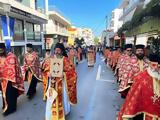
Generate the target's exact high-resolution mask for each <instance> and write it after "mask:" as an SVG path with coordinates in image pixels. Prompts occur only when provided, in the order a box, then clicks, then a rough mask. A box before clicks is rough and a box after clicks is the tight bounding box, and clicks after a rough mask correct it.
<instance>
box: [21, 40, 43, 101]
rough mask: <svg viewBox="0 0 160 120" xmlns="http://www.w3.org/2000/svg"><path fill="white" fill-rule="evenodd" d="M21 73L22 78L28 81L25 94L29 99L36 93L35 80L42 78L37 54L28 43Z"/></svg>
mask: <svg viewBox="0 0 160 120" xmlns="http://www.w3.org/2000/svg"><path fill="white" fill-rule="evenodd" d="M23 75H24V77H23V78H24V80H27V81H28V83H29V88H28V92H27V96H28V98H29V99H31V98H32V97H33V95H34V94H35V93H36V86H37V82H38V81H42V80H41V65H40V60H39V56H38V54H37V52H35V51H33V45H32V44H30V43H29V44H27V53H26V54H25V55H24V65H23Z"/></svg>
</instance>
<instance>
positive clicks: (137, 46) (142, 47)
mask: <svg viewBox="0 0 160 120" xmlns="http://www.w3.org/2000/svg"><path fill="white" fill-rule="evenodd" d="M135 47H136V49H144V47H145V46H144V45H142V44H138V45H136V46H135Z"/></svg>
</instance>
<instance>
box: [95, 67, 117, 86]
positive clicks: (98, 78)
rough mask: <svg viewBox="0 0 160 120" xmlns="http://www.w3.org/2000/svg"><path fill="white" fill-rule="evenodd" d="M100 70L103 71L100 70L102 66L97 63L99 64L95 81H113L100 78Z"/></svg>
mask: <svg viewBox="0 0 160 120" xmlns="http://www.w3.org/2000/svg"><path fill="white" fill-rule="evenodd" d="M101 72H104V70H103V71H102V66H101V65H99V66H98V71H97V76H96V80H97V81H104V82H110V83H115V81H114V80H105V79H101Z"/></svg>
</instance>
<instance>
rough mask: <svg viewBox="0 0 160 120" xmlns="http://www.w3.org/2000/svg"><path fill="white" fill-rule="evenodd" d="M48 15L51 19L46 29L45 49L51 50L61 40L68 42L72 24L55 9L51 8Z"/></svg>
mask: <svg viewBox="0 0 160 120" xmlns="http://www.w3.org/2000/svg"><path fill="white" fill-rule="evenodd" d="M47 13H48V16H49V18H48V23H47V24H46V27H45V35H44V36H45V48H46V49H51V47H54V45H55V44H56V43H57V42H58V41H59V40H63V42H65V43H66V42H67V41H68V37H69V33H68V27H69V26H71V23H70V21H68V20H67V19H66V18H65V17H64V16H63V15H62V13H61V12H59V10H58V9H56V8H55V7H51V8H49V11H48V12H47Z"/></svg>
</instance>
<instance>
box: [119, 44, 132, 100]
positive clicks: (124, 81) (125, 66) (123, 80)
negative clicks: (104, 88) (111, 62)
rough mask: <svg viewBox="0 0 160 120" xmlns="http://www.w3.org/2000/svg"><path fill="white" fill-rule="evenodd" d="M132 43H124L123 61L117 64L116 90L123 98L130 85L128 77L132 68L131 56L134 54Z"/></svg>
mask: <svg viewBox="0 0 160 120" xmlns="http://www.w3.org/2000/svg"><path fill="white" fill-rule="evenodd" d="M132 48H133V45H132V44H126V45H125V55H124V56H123V59H122V60H123V61H122V63H121V65H120V66H119V67H120V68H119V75H118V76H120V78H119V83H120V84H119V90H118V92H119V93H121V97H122V98H125V97H126V95H127V93H128V90H129V88H130V85H128V77H129V72H130V70H131V69H132V68H131V66H130V65H129V64H130V61H131V58H132V57H133V56H134V54H133V49H132Z"/></svg>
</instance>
